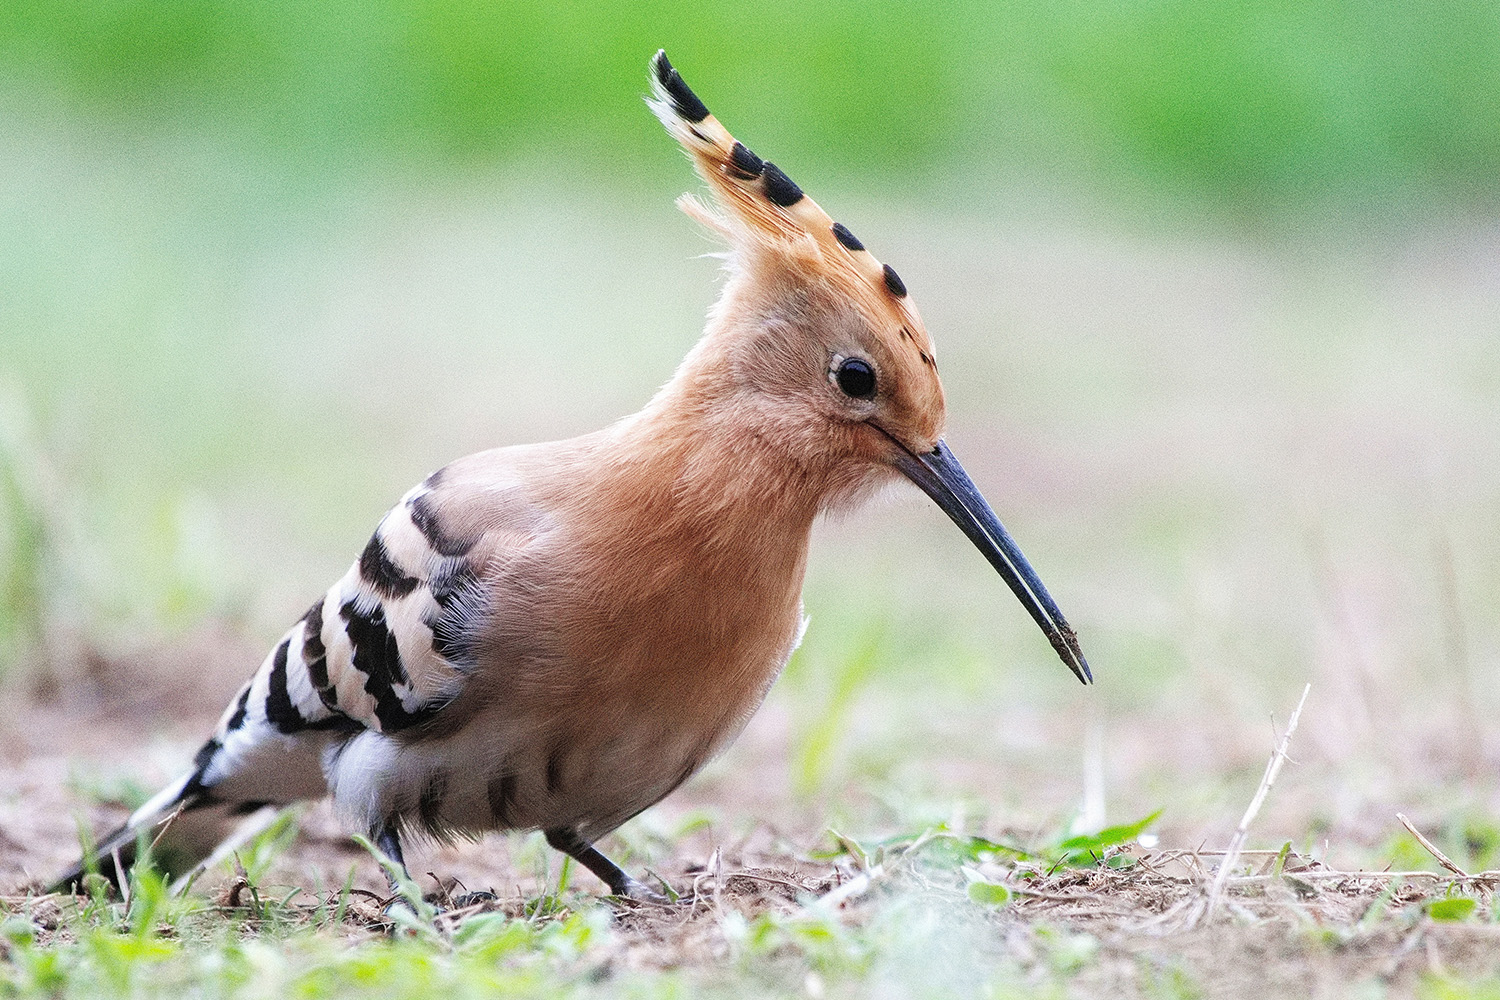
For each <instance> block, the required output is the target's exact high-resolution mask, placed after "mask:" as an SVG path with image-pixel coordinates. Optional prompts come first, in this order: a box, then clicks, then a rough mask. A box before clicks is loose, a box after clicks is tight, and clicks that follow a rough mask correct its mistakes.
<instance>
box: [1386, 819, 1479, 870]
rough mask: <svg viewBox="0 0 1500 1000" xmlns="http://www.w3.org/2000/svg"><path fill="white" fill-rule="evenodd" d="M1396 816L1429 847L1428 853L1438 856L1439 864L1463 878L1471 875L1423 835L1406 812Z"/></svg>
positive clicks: (1420, 841) (1418, 841)
mask: <svg viewBox="0 0 1500 1000" xmlns="http://www.w3.org/2000/svg"><path fill="white" fill-rule="evenodd" d="M1396 818H1397V819H1399V820H1400V821H1401V825H1402V826H1404V827H1406V832H1407V833H1410V834H1411V835H1412V836H1413V837H1416V838H1417V843H1419V844H1421V845H1422V846H1423V847H1425V848H1427V853H1428V854H1431V855H1432V856H1433V857H1435V858H1437V860H1438V864H1440V865H1442V866H1443V867H1444V868H1446V869H1448V870H1449V871H1450V872H1452V873H1453V874H1455V875H1458V876H1460V877H1461V878H1468V877H1469V873H1468V872H1466V871H1464V870H1463V869H1462V868H1460V867H1458V865H1455V864H1454V863H1453V862H1452V861H1451V860H1449V858H1448V855H1446V854H1444V853H1443V852H1442V851H1440V850H1438V847H1437V845H1436V844H1434V843H1433V842H1432V841H1430V840H1428V839H1427V838H1426V837H1424V836H1422V831H1421V830H1418V829H1417V828H1416V826H1414V825H1413V824H1412V821H1411V820H1409V819H1407V818H1406V815H1405V814H1404V813H1397V814H1396Z"/></svg>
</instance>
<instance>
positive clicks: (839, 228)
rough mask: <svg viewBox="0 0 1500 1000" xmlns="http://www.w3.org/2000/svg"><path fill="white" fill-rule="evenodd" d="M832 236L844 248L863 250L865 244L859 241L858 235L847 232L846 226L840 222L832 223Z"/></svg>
mask: <svg viewBox="0 0 1500 1000" xmlns="http://www.w3.org/2000/svg"><path fill="white" fill-rule="evenodd" d="M833 238H834V239H836V240H838V241H839V242H840V243H842V244H843V245H844V249H845V250H863V249H864V248H865V245H864V244H863V243H861V242H860V241H859V237H858V236H855V235H854V234H853V233H851V232H849V229H848V227H847V226H845V225H844V224H843V223H842V222H835V223H834V224H833Z"/></svg>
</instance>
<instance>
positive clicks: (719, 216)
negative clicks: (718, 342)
mask: <svg viewBox="0 0 1500 1000" xmlns="http://www.w3.org/2000/svg"><path fill="white" fill-rule="evenodd" d="M651 89H652V96H651V97H650V98H648V100H647V103H648V104H649V105H650V107H651V110H652V111H653V112H654V113H655V114H656V117H657V118H659V119H661V122H662V124H663V125H665V126H666V129H667V132H668V133H670V134H671V136H672V137H673V138H674V139H676V140H677V141H678V143H679V144H681V146H682V148H683V149H684V150H685V151H686V152H687V154H688V158H689V159H691V160H692V163H693V167H694V169H695V170H697V172H698V175H699V176H700V177H702V178H703V179H704V181H706V182H707V183H708V187H709V191H710V193H711V195H712V198H713V206H710V205H708V204H705V203H704V202H703V201H702V200H701V199H699V198H697V197H695V196H694V195H691V194H684V195H683V196H682V197H680V198H679V199H678V200H677V204H678V206H679V207H680V208H681V209H682V210H683V211H684V212H685V213H687V215H688V216H690V217H691V218H693V219H695V220H696V221H698V222H699V223H701V224H702V225H703V226H705V227H706V228H708V229H710V230H712V231H713V232H716V233H718V234H720V235H721V236H722V237H723V238H724V239H725V240H726V241H727V242H728V243H729V246H730V249H731V252H732V254H734V255H736V256H738V257H740V258H741V259H744V260H748V261H754V262H755V263H759V264H764V263H767V262H770V263H778V262H779V263H782V264H784V265H786V266H789V267H791V268H794V269H795V270H797V271H798V272H800V273H801V274H802V275H803V276H804V277H807V278H810V279H822V280H823V281H825V282H826V283H828V284H829V285H831V286H833V287H834V288H836V289H838V290H839V291H840V292H841V293H842V294H843V295H844V296H845V297H847V298H848V299H849V300H850V301H851V302H854V303H857V304H858V305H859V307H860V309H861V312H863V313H864V314H865V317H866V319H867V320H868V321H869V322H870V324H871V326H872V327H873V328H876V329H882V328H884V329H890V330H891V331H892V333H893V334H895V335H896V337H897V338H898V339H899V340H900V341H902V342H903V343H904V344H905V346H906V348H907V349H908V350H909V351H910V352H911V353H912V354H913V355H915V357H916V358H917V359H919V360H920V362H921V364H923V365H925V366H926V367H928V368H932V369H935V368H936V362H935V360H934V352H933V346H932V338H931V337H930V336H929V335H928V333H927V330H926V327H925V326H924V325H923V323H922V318H921V316H920V315H919V314H918V312H917V307H916V303H914V302H913V301H912V299H911V296H910V295H909V294H908V293H907V290H906V284H905V283H904V282H903V281H902V280H901V277H900V275H898V274H897V273H896V269H895V268H893V267H891V266H890V265H889V264H882V263H881V262H880V261H879V260H876V259H875V255H874V254H872V253H870V251H869V250H867V249H866V248H865V245H864V244H863V243H861V242H860V240H859V239H858V237H856V236H855V235H854V234H853V233H852V232H850V231H849V229H848V228H847V227H846V226H844V225H843V224H842V223H838V222H835V221H834V220H833V218H832V216H830V215H829V214H828V213H827V212H825V211H824V210H823V209H822V208H821V207H820V206H819V205H818V203H817V202H816V201H814V200H813V199H812V198H810V197H809V196H808V195H807V194H806V192H804V191H803V190H802V188H801V187H799V186H798V185H797V183H796V182H795V181H793V180H792V179H791V178H790V177H788V176H787V175H786V173H785V172H784V171H783V170H782V169H781V168H780V167H778V166H777V165H776V164H774V163H772V162H771V161H769V160H763V159H761V158H760V157H759V156H757V155H756V154H755V153H753V152H751V151H750V149H749V147H747V146H746V145H745V144H744V143H742V142H740V141H739V140H737V139H736V138H735V137H734V136H733V135H731V134H730V133H729V130H728V129H726V128H725V127H724V125H723V124H722V123H721V122H720V121H719V120H718V119H717V118H715V117H714V116H713V114H712V113H711V112H710V111H709V110H708V107H707V105H705V104H704V103H703V101H702V100H701V99H700V98H699V97H698V95H697V94H695V93H694V92H693V90H692V88H690V87H689V86H688V85H687V83H686V82H685V81H684V80H683V79H682V74H681V73H679V72H678V71H677V70H676V69H675V68H674V67H673V66H672V63H671V62H670V61H669V60H668V59H667V54H666V51H665V50H658V51H657V53H656V55H655V56H653V57H652V59H651Z"/></svg>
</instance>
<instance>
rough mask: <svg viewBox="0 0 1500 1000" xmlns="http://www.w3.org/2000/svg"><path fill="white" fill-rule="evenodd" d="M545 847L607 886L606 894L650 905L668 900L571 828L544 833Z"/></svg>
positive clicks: (559, 828) (566, 827)
mask: <svg viewBox="0 0 1500 1000" xmlns="http://www.w3.org/2000/svg"><path fill="white" fill-rule="evenodd" d="M546 834H547V843H549V844H551V845H552V846H553V847H554V848H556V849H557V850H559V851H562V852H563V853H564V854H566V855H567V856H568V857H570V858H572V859H573V860H574V861H577V862H578V863H579V864H581V865H583V867H585V868H587V869H588V870H589V871H591V872H593V873H594V874H595V875H597V876H599V878H600V879H601V880H602V881H603V882H604V884H605V885H607V886H609V891H610V892H611V893H612V894H614V895H616V896H621V897H623V898H625V899H637V900H642V901H650V902H653V903H665V902H667V899H666V897H665V896H663V895H662V894H661V893H659V892H656V891H655V890H653V889H650V888H648V887H647V886H645V885H643V884H642V883H640V882H637V881H636V880H635V879H633V878H631V877H630V876H629V875H627V874H626V873H625V871H624V869H622V868H621V867H620V866H619V865H617V864H615V863H614V862H613V861H611V860H609V858H606V857H605V856H604V855H603V854H602V853H600V851H599V848H597V847H595V846H594V845H593V844H590V843H589V842H588V841H587V840H584V839H583V837H581V836H579V834H578V831H577V830H575V829H573V828H572V827H571V826H562V827H557V828H555V829H551V830H547V831H546Z"/></svg>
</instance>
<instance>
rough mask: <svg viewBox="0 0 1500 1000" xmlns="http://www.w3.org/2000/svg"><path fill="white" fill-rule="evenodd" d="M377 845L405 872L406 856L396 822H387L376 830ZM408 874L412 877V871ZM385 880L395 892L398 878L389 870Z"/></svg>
mask: <svg viewBox="0 0 1500 1000" xmlns="http://www.w3.org/2000/svg"><path fill="white" fill-rule="evenodd" d="M375 846H376V847H378V848H380V850H381V851H382V852H383V853H384V854H385V856H386V857H388V858H390V859H391V860H392V861H394V862H396V864H398V865H400V866H401V870H402V871H403V872H406V858H405V857H404V856H403V855H402V854H401V837H400V835H399V834H398V833H397V832H396V826H395V824H394V823H387V824H386V825H385V826H382V827H381V828H380V829H379V830H376V831H375ZM406 875H407V877H408V878H410V877H411V872H406ZM385 880H386V881H387V882H388V883H390V887H391V892H395V891H396V880H395V879H394V878H392V877H391V874H390V873H389V872H387V873H386V876H385Z"/></svg>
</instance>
